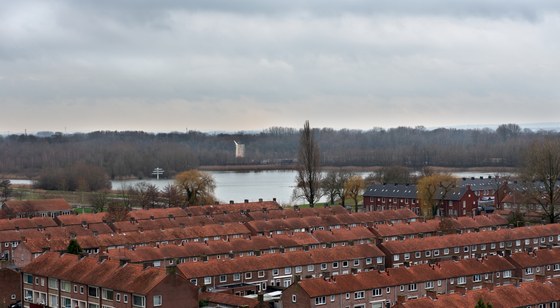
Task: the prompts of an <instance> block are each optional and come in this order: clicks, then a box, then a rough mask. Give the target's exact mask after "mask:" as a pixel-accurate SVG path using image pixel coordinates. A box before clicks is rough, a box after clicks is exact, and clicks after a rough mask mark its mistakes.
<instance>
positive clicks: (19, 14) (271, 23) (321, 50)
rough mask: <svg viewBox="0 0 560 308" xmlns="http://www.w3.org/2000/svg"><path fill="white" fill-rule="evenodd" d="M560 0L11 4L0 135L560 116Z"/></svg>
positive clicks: (4, 11) (4, 35) (3, 15)
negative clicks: (24, 132) (43, 131)
mask: <svg viewBox="0 0 560 308" xmlns="http://www.w3.org/2000/svg"><path fill="white" fill-rule="evenodd" d="M559 98H560V1H552V0H549V1H545V0H541V1H539V0H532V1H525V0H523V1H519V0H504V1H491V0H465V1H459V0H457V1H449V0H422V1H419V0H417V1H412V0H403V1H395V0H387V1H371V0H363V1H362V0H344V1H341V0H340V1H328V0H317V1H305V0H294V1H291V0H281V1H280V0H278V1H276V0H252V1H250V0H249V1H237V0H204V1H186V0H177V1H155V0H150V1H148V0H134V1H132V0H131V1H117V0H107V1H102V0H92V1H44V0H38V1H25V0H18V1H2V2H1V4H0V114H1V115H2V116H1V117H0V133H6V132H11V133H15V132H23V131H24V130H25V129H27V130H28V131H40V130H53V131H64V129H66V130H67V131H68V132H71V131H92V130H106V129H108V130H130V129H133V130H146V131H184V130H185V129H187V128H188V129H193V130H202V131H215V130H225V131H237V130H260V129H264V128H267V127H271V126H290V127H302V126H303V122H304V121H305V120H306V119H309V120H310V123H311V126H313V127H333V128H359V129H369V128H372V127H396V126H417V125H424V126H427V127H434V126H459V125H466V124H500V123H510V122H511V123H519V124H521V126H523V125H522V124H523V123H535V122H560V116H559V115H560V100H559Z"/></svg>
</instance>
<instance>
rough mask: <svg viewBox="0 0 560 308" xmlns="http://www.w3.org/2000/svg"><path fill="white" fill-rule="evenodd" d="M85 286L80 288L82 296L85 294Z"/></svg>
mask: <svg viewBox="0 0 560 308" xmlns="http://www.w3.org/2000/svg"><path fill="white" fill-rule="evenodd" d="M84 290H85V289H84V286H80V294H84Z"/></svg>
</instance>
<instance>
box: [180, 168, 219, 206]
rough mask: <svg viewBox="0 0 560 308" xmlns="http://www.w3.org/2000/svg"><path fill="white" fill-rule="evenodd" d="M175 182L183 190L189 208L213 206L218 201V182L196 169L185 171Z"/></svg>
mask: <svg viewBox="0 0 560 308" xmlns="http://www.w3.org/2000/svg"><path fill="white" fill-rule="evenodd" d="M175 182H176V184H177V186H179V187H181V189H182V190H183V193H184V194H185V196H186V205H187V206H190V205H204V204H212V203H214V200H215V199H216V198H215V197H214V189H215V188H216V182H215V181H214V178H213V177H212V176H211V175H210V174H208V173H206V172H202V171H198V170H196V169H192V170H187V171H183V172H181V173H179V174H178V175H177V176H176V177H175Z"/></svg>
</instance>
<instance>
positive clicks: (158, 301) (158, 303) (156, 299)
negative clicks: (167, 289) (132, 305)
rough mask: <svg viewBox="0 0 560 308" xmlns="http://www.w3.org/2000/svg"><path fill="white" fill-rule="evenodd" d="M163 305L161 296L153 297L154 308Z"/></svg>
mask: <svg viewBox="0 0 560 308" xmlns="http://www.w3.org/2000/svg"><path fill="white" fill-rule="evenodd" d="M161 305H163V298H162V297H161V295H154V307H157V306H161Z"/></svg>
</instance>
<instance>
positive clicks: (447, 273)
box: [298, 256, 515, 307]
mask: <svg viewBox="0 0 560 308" xmlns="http://www.w3.org/2000/svg"><path fill="white" fill-rule="evenodd" d="M514 269H515V267H514V266H513V265H512V264H510V263H509V262H507V260H506V259H505V258H503V257H500V256H489V257H488V258H485V259H482V260H476V259H467V260H461V261H444V262H440V263H438V264H437V265H428V264H420V265H415V266H411V267H399V268H391V269H387V270H386V271H384V272H379V271H369V272H361V273H358V274H350V275H338V276H335V277H332V278H331V279H324V278H313V279H304V280H301V281H299V282H298V284H299V286H300V287H301V288H302V289H303V290H304V291H305V292H306V293H307V294H308V295H309V296H310V297H312V298H313V297H317V296H325V295H335V294H341V293H346V292H354V291H358V290H369V289H375V288H383V287H390V286H397V285H403V284H409V283H414V282H416V283H420V282H426V281H435V280H438V279H446V278H455V277H462V276H469V275H474V274H484V273H493V272H498V271H505V270H514ZM473 307H474V306H473Z"/></svg>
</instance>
